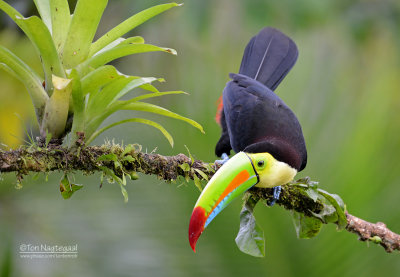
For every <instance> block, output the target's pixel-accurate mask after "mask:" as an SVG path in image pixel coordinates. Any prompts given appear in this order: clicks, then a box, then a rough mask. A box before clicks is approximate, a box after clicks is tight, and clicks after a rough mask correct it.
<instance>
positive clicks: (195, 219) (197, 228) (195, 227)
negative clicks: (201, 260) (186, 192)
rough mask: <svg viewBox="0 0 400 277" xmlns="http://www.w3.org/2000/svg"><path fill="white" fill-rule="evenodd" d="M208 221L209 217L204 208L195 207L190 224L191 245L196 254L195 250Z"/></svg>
mask: <svg viewBox="0 0 400 277" xmlns="http://www.w3.org/2000/svg"><path fill="white" fill-rule="evenodd" d="M206 220H207V217H206V211H205V210H204V208H202V207H200V206H197V207H195V208H194V209H193V213H192V217H191V218H190V223H189V243H190V246H191V247H192V249H193V251H194V252H196V250H195V248H196V243H197V240H198V239H199V237H200V235H201V233H203V231H204V225H205V223H206Z"/></svg>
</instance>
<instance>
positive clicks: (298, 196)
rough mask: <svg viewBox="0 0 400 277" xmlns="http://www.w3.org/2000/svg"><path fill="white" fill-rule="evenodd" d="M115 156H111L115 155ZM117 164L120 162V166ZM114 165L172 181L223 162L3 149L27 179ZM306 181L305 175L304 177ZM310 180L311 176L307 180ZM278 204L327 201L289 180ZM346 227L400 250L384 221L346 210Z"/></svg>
mask: <svg viewBox="0 0 400 277" xmlns="http://www.w3.org/2000/svg"><path fill="white" fill-rule="evenodd" d="M110 157H111V158H110ZM117 165H118V166H117ZM104 168H108V169H109V170H111V171H112V172H113V173H114V174H115V176H118V177H122V176H123V175H133V174H135V173H136V172H141V173H144V174H149V175H156V176H157V177H158V178H160V179H163V180H166V181H173V180H176V179H177V178H178V177H179V176H182V177H184V178H186V179H194V180H196V179H197V180H206V179H209V178H211V177H212V175H213V174H214V173H215V171H216V170H218V168H219V166H218V165H216V164H214V163H206V162H203V161H199V160H192V158H190V157H188V156H186V155H184V154H178V155H176V156H162V155H159V154H153V153H150V154H148V153H143V152H141V147H140V146H135V145H129V146H127V147H122V146H120V145H110V144H106V145H102V146H89V147H84V146H83V145H82V144H81V143H80V142H79V140H78V141H77V144H76V147H74V148H73V149H70V148H66V147H63V146H59V145H57V144H54V145H53V144H49V145H47V147H39V146H36V145H34V146H30V147H21V148H20V149H18V150H12V151H1V150H0V172H2V173H5V172H15V173H16V174H17V177H18V179H22V178H23V176H24V175H26V174H28V173H29V172H50V171H61V172H65V173H72V172H76V171H80V172H83V173H85V174H93V173H95V172H104ZM302 181H303V182H304V180H302ZM306 183H307V180H306ZM250 193H251V194H252V195H254V196H255V197H257V198H259V199H265V200H267V201H268V200H270V199H272V195H273V194H272V189H261V188H253V189H251V190H250ZM277 204H278V205H280V206H282V207H284V208H285V209H288V210H294V211H296V212H299V213H302V214H304V215H305V216H309V217H314V216H315V214H318V213H320V212H321V210H322V209H323V203H321V202H320V201H319V200H316V201H315V200H314V199H312V198H311V197H310V196H308V195H307V194H305V193H304V192H302V191H301V189H299V187H297V186H293V185H290V184H288V185H284V186H283V187H282V193H281V197H280V199H279V200H278V201H277ZM346 219H347V226H346V227H345V229H346V230H347V231H349V232H351V233H355V234H357V235H358V237H359V239H360V240H361V241H371V242H375V243H377V244H380V245H382V246H383V247H384V249H385V250H386V251H387V252H389V253H390V252H393V251H395V250H397V251H400V235H398V234H396V233H394V232H392V231H391V230H389V229H388V228H387V227H386V225H385V224H384V223H381V222H378V223H376V224H373V223H370V222H367V221H365V220H362V219H360V218H357V217H355V216H353V215H351V214H349V213H347V212H346Z"/></svg>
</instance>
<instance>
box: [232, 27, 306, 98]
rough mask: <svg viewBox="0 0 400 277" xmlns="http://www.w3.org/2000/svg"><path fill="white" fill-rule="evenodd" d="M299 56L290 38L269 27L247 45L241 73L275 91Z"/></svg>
mask: <svg viewBox="0 0 400 277" xmlns="http://www.w3.org/2000/svg"><path fill="white" fill-rule="evenodd" d="M297 56H298V50H297V46H296V44H295V43H294V42H293V41H292V40H291V39H290V38H289V37H287V36H286V35H285V34H283V33H281V32H280V31H278V30H276V29H274V28H270V27H267V28H264V29H262V30H261V31H260V32H259V33H258V34H257V35H256V36H254V37H253V38H252V39H251V40H250V42H249V43H248V44H247V46H246V49H245V50H244V54H243V59H242V63H241V65H240V69H239V73H240V74H243V75H247V76H249V77H250V78H253V79H255V80H257V81H259V82H261V83H263V84H264V85H265V86H267V87H268V88H270V89H271V90H275V88H276V87H277V86H278V85H279V83H280V82H281V81H282V79H283V78H284V77H285V76H286V74H287V73H288V72H289V70H290V69H291V68H292V67H293V65H294V64H295V63H296V60H297Z"/></svg>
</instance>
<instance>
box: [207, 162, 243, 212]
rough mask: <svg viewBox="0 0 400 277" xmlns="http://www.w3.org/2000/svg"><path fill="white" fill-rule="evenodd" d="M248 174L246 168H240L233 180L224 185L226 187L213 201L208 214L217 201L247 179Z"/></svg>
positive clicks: (216, 204)
mask: <svg viewBox="0 0 400 277" xmlns="http://www.w3.org/2000/svg"><path fill="white" fill-rule="evenodd" d="M249 177H250V174H249V172H247V170H242V171H241V172H239V174H238V175H236V176H235V178H233V180H232V181H231V182H230V183H229V185H228V186H227V187H226V189H225V190H224V192H223V193H222V194H221V196H220V197H219V198H218V200H217V202H215V205H214V207H213V208H212V209H211V211H210V212H209V214H211V213H212V211H213V210H214V209H215V208H216V207H217V206H218V204H219V203H221V201H222V200H223V199H224V198H225V197H226V196H227V195H228V194H229V193H231V192H232V191H233V190H234V189H236V188H237V187H238V186H240V185H241V184H243V183H244V182H246V181H247V179H249Z"/></svg>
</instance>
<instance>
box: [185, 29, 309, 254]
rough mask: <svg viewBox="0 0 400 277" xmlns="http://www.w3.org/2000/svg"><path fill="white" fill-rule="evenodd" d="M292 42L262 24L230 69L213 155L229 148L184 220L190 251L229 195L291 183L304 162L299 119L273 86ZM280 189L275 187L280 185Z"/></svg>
mask: <svg viewBox="0 0 400 277" xmlns="http://www.w3.org/2000/svg"><path fill="white" fill-rule="evenodd" d="M297 56H298V50H297V47H296V44H295V43H294V42H293V41H292V40H291V39H290V38H289V37H287V36H286V35H284V34H283V33H281V32H280V31H278V30H276V29H274V28H264V29H262V30H261V31H260V32H259V33H258V34H257V35H256V36H254V37H253V38H252V39H251V40H250V42H249V43H248V44H247V46H246V49H245V51H244V55H243V59H242V63H241V65H240V70H239V74H230V75H229V76H230V78H231V79H232V80H231V81H229V82H228V83H227V84H226V87H225V89H224V91H223V95H222V105H221V106H222V107H221V110H220V112H219V114H218V113H217V118H218V121H219V123H220V125H221V128H222V135H221V138H220V139H219V141H218V143H217V145H216V148H215V154H216V155H217V156H219V157H220V156H222V155H223V154H224V153H226V154H229V153H230V150H231V149H233V150H234V151H235V152H236V153H237V154H236V155H234V156H233V157H232V158H231V159H229V160H228V161H227V162H225V163H224V165H223V166H222V167H221V168H220V169H219V170H218V171H217V172H216V173H215V175H214V176H213V177H212V178H211V180H210V181H209V183H208V184H207V186H206V187H205V188H204V190H203V192H202V193H201V195H200V197H199V199H198V200H197V203H196V205H195V207H194V209H193V213H192V216H191V218H190V223H189V242H190V245H191V247H192V249H193V250H195V245H196V242H197V240H198V238H199V236H200V235H201V233H202V232H203V230H204V228H205V227H207V225H208V224H209V223H210V222H211V221H212V219H213V218H214V217H215V216H216V215H217V214H218V213H219V212H220V211H221V210H222V209H224V208H225V207H226V206H227V205H228V204H229V203H230V202H231V201H232V200H233V199H234V198H236V197H237V196H239V195H240V194H241V193H243V192H245V191H246V190H248V189H250V188H251V187H252V186H257V187H278V186H280V185H283V184H286V183H288V182H290V181H291V180H292V179H293V178H294V176H295V175H296V173H297V172H298V171H301V170H303V169H304V167H305V166H306V163H307V151H306V145H305V142H304V137H303V133H302V129H301V126H300V123H299V121H298V120H297V118H296V115H295V114H294V113H293V112H292V111H291V110H290V108H289V107H288V106H287V105H286V104H285V103H284V102H283V101H282V100H281V99H280V98H279V97H278V96H277V95H276V94H275V92H274V90H275V89H276V87H277V86H278V85H279V83H280V82H281V81H282V79H283V78H284V77H285V76H286V74H287V73H288V72H289V70H290V69H291V68H292V67H293V65H294V64H295V62H296V60H297ZM279 188H280V187H279Z"/></svg>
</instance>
